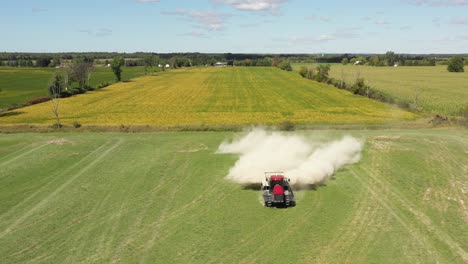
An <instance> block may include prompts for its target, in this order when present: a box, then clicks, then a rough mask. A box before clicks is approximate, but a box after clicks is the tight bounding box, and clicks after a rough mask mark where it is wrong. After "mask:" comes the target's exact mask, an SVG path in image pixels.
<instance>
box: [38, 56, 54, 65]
mask: <svg viewBox="0 0 468 264" xmlns="http://www.w3.org/2000/svg"><path fill="white" fill-rule="evenodd" d="M50 61H51V58H50V57H40V58H38V59H37V60H36V66H37V67H49V65H50Z"/></svg>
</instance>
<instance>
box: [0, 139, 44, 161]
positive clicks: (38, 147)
mask: <svg viewBox="0 0 468 264" xmlns="http://www.w3.org/2000/svg"><path fill="white" fill-rule="evenodd" d="M47 145H49V143H43V144H41V145H39V146H37V147H34V148H32V149H30V150H28V151H25V152H22V153H21V154H19V155H17V156H14V157H12V158H10V159H7V160H5V161H3V162H0V167H3V166H5V165H7V164H9V163H12V162H13V161H16V160H18V159H20V158H22V157H24V156H27V155H28V154H31V153H33V152H35V151H37V150H39V149H41V148H43V147H45V146H47Z"/></svg>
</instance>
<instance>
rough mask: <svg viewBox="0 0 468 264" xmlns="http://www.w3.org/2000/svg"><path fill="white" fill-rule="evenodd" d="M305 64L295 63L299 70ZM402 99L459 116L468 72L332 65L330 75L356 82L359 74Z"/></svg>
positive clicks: (466, 101)
mask: <svg viewBox="0 0 468 264" xmlns="http://www.w3.org/2000/svg"><path fill="white" fill-rule="evenodd" d="M301 65H302V66H303V64H297V65H295V69H298V68H299V67H300V66H301ZM357 76H360V77H362V78H364V79H365V81H366V83H367V84H368V85H369V86H371V87H372V88H374V89H376V90H378V91H381V92H383V93H385V94H387V95H389V96H391V97H393V98H395V99H397V101H401V102H408V103H410V104H416V106H417V107H418V108H421V109H422V110H423V111H425V112H429V113H432V114H444V115H460V114H461V112H462V110H463V109H468V72H464V73H450V72H448V71H447V66H443V65H441V66H435V67H371V66H352V65H347V66H343V65H341V64H332V67H331V71H330V77H333V78H335V79H337V80H342V79H344V80H345V82H346V83H348V84H353V83H354V82H355V80H356V77H357Z"/></svg>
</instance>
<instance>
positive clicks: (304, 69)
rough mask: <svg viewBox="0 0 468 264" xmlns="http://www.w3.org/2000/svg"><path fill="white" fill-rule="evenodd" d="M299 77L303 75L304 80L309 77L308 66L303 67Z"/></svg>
mask: <svg viewBox="0 0 468 264" xmlns="http://www.w3.org/2000/svg"><path fill="white" fill-rule="evenodd" d="M299 75H301V76H302V78H305V77H307V67H306V66H302V67H301V69H300V70H299Z"/></svg>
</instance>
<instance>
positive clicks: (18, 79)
mask: <svg viewBox="0 0 468 264" xmlns="http://www.w3.org/2000/svg"><path fill="white" fill-rule="evenodd" d="M55 71H57V69H55V68H12V67H0V110H1V109H6V108H8V107H10V106H12V105H15V104H16V105H21V104H24V103H26V102H27V101H28V100H30V99H33V98H36V97H41V96H47V95H48V94H47V87H48V85H49V81H50V80H51V78H52V76H53V74H54V72H55ZM144 74H145V70H144V67H125V68H124V69H123V73H122V78H123V79H124V80H126V79H132V78H135V77H137V76H142V75H144ZM114 81H115V76H114V74H113V73H112V71H111V69H110V68H107V67H96V68H95V72H94V73H93V75H92V77H91V81H90V83H91V86H93V87H96V86H97V85H99V84H101V83H104V82H111V83H112V82H114Z"/></svg>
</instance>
